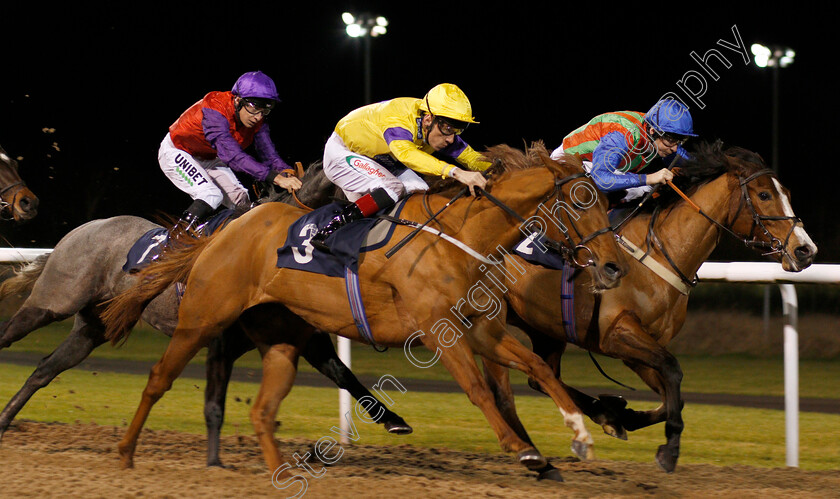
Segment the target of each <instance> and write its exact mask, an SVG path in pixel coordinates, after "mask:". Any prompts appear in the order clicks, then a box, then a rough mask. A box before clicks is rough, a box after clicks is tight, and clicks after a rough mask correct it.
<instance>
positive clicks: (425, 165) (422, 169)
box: [388, 140, 452, 176]
mask: <svg viewBox="0 0 840 499" xmlns="http://www.w3.org/2000/svg"><path fill="white" fill-rule="evenodd" d="M388 148H389V149H390V151H391V154H393V155H394V158H395V159H396V160H397V161H399V162H400V163H402V164H404V165H405V166H407V167H409V168H411V169H412V170H414V171H416V172H417V173H422V174H424V175H439V176H445V175H444V173H447V172H448V171H449V170H451V169H452V165H450V164H449V163H446V162H445V161H441V160H439V159H437V158H435V157H434V156H432V155H431V154H429V153H427V152H424V151H421V150H420V149H418V148H417V146H416V145H415V144H414V142H412V141H410V140H392V141H391V142H390V143H389V144H388Z"/></svg>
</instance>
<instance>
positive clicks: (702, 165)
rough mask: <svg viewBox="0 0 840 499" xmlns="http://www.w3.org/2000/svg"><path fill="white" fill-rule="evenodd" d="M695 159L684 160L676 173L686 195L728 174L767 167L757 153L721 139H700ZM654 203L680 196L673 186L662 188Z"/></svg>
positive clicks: (676, 181)
mask: <svg viewBox="0 0 840 499" xmlns="http://www.w3.org/2000/svg"><path fill="white" fill-rule="evenodd" d="M691 155H692V159H690V160H688V161H685V162H683V163H682V164H681V165H680V166H679V167H678V168H677V169H675V172H676V174H675V175H674V180H673V182H674V185H676V186H677V187H678V188H679V189H680V190H682V191H683V192H685V193H686V194H687V195H691V194H692V193H693V192H694V191H696V190H697V189H698V188H699V187H700V186H702V185H705V184H707V183H709V182H711V181H712V180H714V179H716V178H718V177H720V176H721V175H725V174H733V175H736V176H739V177H748V176H749V175H752V174H753V173H755V172H757V171H760V170H763V169H765V168H767V165H766V164H765V163H764V159H762V157H761V156H760V155H759V154H758V153H755V152H752V151H749V150H747V149H744V148H743V147H738V146H725V145H724V143H723V142H722V141H720V140H716V141H714V142H708V141H700V142H699V143H697V144H696V146H695V147H694V149H693V150H692V151H691ZM658 193H659V196H658V197H657V198H656V202H655V203H650V204H649V205H648V206H649V208H652V207H655V206H660V207H663V208H664V207H667V206H670V205H671V204H673V203H675V202H676V201H678V200H679V199H682V198H680V197H679V195H678V194H677V193H676V192H674V190H673V189H670V188H666V187H661V188H660V189H659V190H658Z"/></svg>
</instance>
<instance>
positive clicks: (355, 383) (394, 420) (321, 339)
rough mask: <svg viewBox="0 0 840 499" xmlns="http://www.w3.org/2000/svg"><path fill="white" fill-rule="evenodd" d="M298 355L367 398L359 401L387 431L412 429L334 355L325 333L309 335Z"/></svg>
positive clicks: (356, 395) (357, 395) (402, 432)
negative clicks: (361, 401)
mask: <svg viewBox="0 0 840 499" xmlns="http://www.w3.org/2000/svg"><path fill="white" fill-rule="evenodd" d="M301 355H302V356H303V358H304V359H306V361H307V362H309V363H310V364H311V365H312V367H314V368H315V369H317V370H318V371H320V372H321V374H323V375H324V376H326V377H328V378H330V379H331V380H332V381H333V383H335V384H336V385H337V386H338V387H339V388H343V389H344V390H347V391H348V392H350V395H352V396H353V398H355V399H356V400H361V399H362V398H364V397H366V399H365V400H366V401H371V403H370V404H362V405H363V406H364V407H365V409H366V410H367V412H368V414H370V415H371V418H372V419H373V420H374V421H376V422H377V423H381V424H383V425H385V430H386V431H387V432H388V433H395V434H397V435H407V434H409V433H411V432H412V431H414V430H413V429H412V428H411V426H409V425H408V423H406V422H405V420H403V418H401V417H400V416H399V415H397V414H396V413H394V412H393V411H391V410H389V409H388V408H387V407H386V406H385V405H384V404H382V402H380V401H379V399H377V398H376V397H374V396H373V394H372V393H370V391H369V390H368V389H367V388H365V386H364V385H362V384H361V383H360V382H359V379H358V378H356V375H355V374H353V371H351V370H350V368H348V367H347V366H346V365H345V364H344V362H342V361H341V359H339V358H338V353H336V351H335V347H334V346H333V343H332V340H331V339H330V335H329V334H326V333H322V332H316V333H315V334H313V335H312V336H310V337H309V340H308V341H307V342H306V345H305V346H304V348H303V352H301Z"/></svg>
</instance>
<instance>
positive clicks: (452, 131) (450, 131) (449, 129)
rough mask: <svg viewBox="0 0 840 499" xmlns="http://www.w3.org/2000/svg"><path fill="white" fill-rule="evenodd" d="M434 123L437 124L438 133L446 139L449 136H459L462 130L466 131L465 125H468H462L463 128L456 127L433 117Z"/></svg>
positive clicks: (438, 117) (445, 120)
mask: <svg viewBox="0 0 840 499" xmlns="http://www.w3.org/2000/svg"><path fill="white" fill-rule="evenodd" d="M435 122H436V123H437V126H438V130H440V133H441V134H443V135H444V136H446V137H449V136H450V135H461V134H462V133H464V130H466V129H467V125H469V124H468V123H464V124H463V126H456V125H454V124H452V123H450V122H449V121H448V120H447V119H445V118H441V117H440V116H435Z"/></svg>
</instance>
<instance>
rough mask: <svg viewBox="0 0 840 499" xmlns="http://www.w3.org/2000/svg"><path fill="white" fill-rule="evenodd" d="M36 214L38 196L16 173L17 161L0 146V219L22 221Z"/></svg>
mask: <svg viewBox="0 0 840 499" xmlns="http://www.w3.org/2000/svg"><path fill="white" fill-rule="evenodd" d="M37 214H38V197H37V196H35V194H34V193H33V192H32V191H31V190H29V188H28V187H26V183H24V181H23V180H22V179H21V178H20V174H18V163H17V161H16V160H15V159H13V158H12V157H11V156H9V155H8V154H6V150H5V149H3V148H2V147H0V219H3V220H14V221H15V222H24V221H26V220H31V219H33V218H35V215H37Z"/></svg>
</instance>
